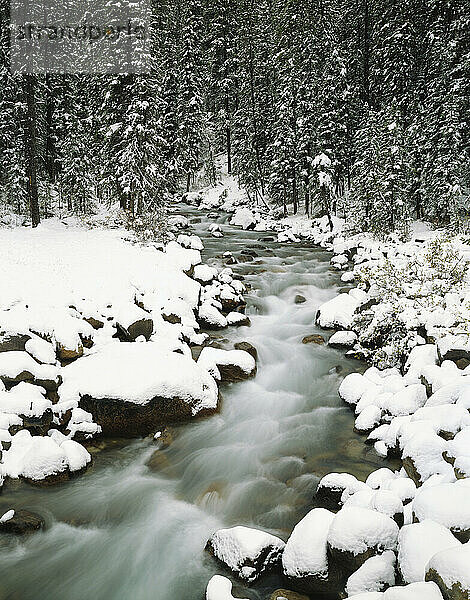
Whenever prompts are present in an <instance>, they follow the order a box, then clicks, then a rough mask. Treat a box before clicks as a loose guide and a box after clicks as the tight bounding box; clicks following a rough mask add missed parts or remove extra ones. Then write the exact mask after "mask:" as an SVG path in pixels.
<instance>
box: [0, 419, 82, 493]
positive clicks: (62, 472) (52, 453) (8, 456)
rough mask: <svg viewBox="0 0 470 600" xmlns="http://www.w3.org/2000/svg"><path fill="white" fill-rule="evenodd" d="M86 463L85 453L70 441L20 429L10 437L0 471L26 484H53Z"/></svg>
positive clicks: (79, 446) (80, 469) (66, 477)
mask: <svg viewBox="0 0 470 600" xmlns="http://www.w3.org/2000/svg"><path fill="white" fill-rule="evenodd" d="M90 462H91V456H90V454H89V453H88V452H87V450H85V448H84V447H83V446H81V445H80V444H78V443H77V442H74V441H73V440H65V441H62V440H60V442H58V441H57V440H56V439H52V438H51V437H47V436H46V437H42V436H32V435H31V434H30V433H29V431H27V430H22V431H19V432H18V433H17V434H15V435H14V436H12V438H11V447H10V449H9V450H7V451H6V452H4V454H3V472H4V474H5V475H7V476H8V477H12V478H14V479H16V478H18V477H22V478H23V479H26V480H27V481H29V482H30V483H36V484H38V483H56V482H58V481H63V480H64V479H68V478H69V477H70V476H71V475H72V474H74V473H78V472H79V471H82V470H83V469H85V468H86V467H87V465H88V464H89V463H90Z"/></svg>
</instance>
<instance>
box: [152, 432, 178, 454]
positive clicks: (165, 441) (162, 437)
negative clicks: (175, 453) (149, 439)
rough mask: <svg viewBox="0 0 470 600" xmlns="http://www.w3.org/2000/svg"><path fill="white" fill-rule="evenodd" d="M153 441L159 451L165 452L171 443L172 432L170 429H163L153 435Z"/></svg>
mask: <svg viewBox="0 0 470 600" xmlns="http://www.w3.org/2000/svg"><path fill="white" fill-rule="evenodd" d="M153 439H154V442H155V443H156V444H157V446H158V449H159V450H166V449H167V448H168V447H169V446H170V445H171V444H172V443H173V439H174V435H173V430H172V429H171V428H170V427H163V429H161V430H160V431H157V432H156V433H155V435H154V436H153Z"/></svg>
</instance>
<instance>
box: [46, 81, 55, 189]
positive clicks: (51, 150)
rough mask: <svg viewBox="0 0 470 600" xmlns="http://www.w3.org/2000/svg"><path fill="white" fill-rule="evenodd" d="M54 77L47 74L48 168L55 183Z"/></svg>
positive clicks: (48, 172) (49, 175)
mask: <svg viewBox="0 0 470 600" xmlns="http://www.w3.org/2000/svg"><path fill="white" fill-rule="evenodd" d="M51 85H52V78H51V75H50V74H49V73H48V74H47V75H46V169H47V175H48V177H49V181H50V182H51V183H54V181H55V176H56V168H55V165H56V149H55V143H54V134H53V131H54V128H53V122H54V101H53V91H52V90H51Z"/></svg>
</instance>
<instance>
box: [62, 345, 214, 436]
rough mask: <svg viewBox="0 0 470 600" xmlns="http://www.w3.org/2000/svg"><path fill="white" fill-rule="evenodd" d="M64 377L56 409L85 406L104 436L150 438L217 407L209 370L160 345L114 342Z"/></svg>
mask: <svg viewBox="0 0 470 600" xmlns="http://www.w3.org/2000/svg"><path fill="white" fill-rule="evenodd" d="M62 374H63V378H64V383H63V384H62V386H61V388H60V392H59V393H60V402H59V404H58V405H56V406H55V407H54V408H55V410H63V411H65V410H67V409H68V408H74V407H76V406H78V404H80V407H81V408H83V409H84V410H85V411H87V412H89V413H91V414H92V415H93V421H94V422H96V423H97V424H98V425H100V426H101V428H102V431H103V434H104V435H123V436H134V435H142V434H147V433H150V432H152V431H155V429H156V428H157V427H158V426H160V425H164V424H167V423H169V422H176V421H184V420H187V419H190V418H193V417H196V416H202V415H207V414H210V413H212V412H214V411H215V410H216V409H217V402H218V390H217V384H216V382H215V381H214V379H213V378H212V377H211V376H210V375H209V373H208V372H207V370H206V369H204V368H202V367H201V366H200V365H198V364H197V363H195V362H194V361H193V360H192V359H191V358H190V357H188V356H184V355H182V354H179V353H176V352H168V351H166V350H165V349H162V348H160V346H159V344H158V343H154V342H149V343H145V344H135V343H111V344H108V345H106V346H104V347H103V348H101V349H100V350H99V351H98V352H96V353H95V354H91V355H89V356H86V357H84V358H82V359H80V360H78V361H76V362H74V363H72V364H71V365H68V366H67V367H65V368H63V369H62Z"/></svg>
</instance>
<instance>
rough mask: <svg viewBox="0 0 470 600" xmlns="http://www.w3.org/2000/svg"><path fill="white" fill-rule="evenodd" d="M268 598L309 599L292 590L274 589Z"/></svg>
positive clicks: (276, 599) (283, 599)
mask: <svg viewBox="0 0 470 600" xmlns="http://www.w3.org/2000/svg"><path fill="white" fill-rule="evenodd" d="M269 600H309V599H308V596H304V595H303V594H299V593H297V592H293V591H292V590H284V589H281V590H275V591H274V592H273V593H272V594H271V596H270V598H269Z"/></svg>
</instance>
